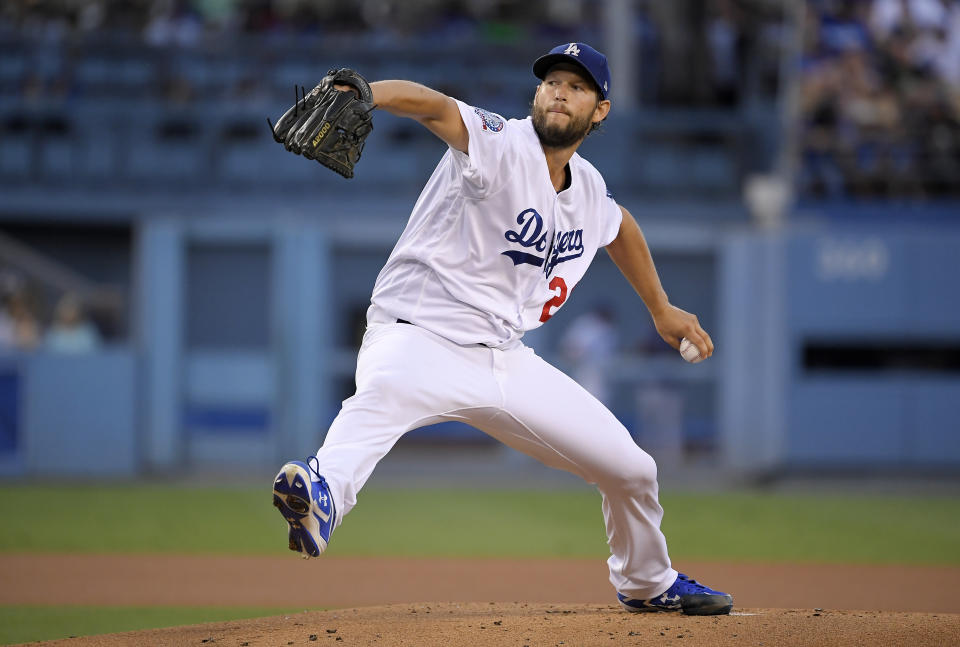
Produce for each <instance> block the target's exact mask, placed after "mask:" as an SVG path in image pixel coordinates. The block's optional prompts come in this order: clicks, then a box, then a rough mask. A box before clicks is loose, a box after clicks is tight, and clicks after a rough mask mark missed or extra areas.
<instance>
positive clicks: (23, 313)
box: [0, 273, 41, 351]
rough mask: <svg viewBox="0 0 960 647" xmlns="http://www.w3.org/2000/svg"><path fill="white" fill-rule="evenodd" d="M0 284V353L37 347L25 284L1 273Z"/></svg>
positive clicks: (35, 323)
mask: <svg viewBox="0 0 960 647" xmlns="http://www.w3.org/2000/svg"><path fill="white" fill-rule="evenodd" d="M0 283H2V286H0V287H2V296H0V302H2V303H0V350H7V351H11V350H13V351H31V350H34V349H35V348H36V347H37V346H38V345H39V344H40V335H41V333H40V324H39V322H38V321H37V317H36V315H35V314H34V308H33V300H32V299H31V296H30V294H29V292H28V291H27V289H26V286H25V284H24V283H23V281H22V279H20V277H18V276H16V275H13V274H10V273H4V276H3V277H2V279H0Z"/></svg>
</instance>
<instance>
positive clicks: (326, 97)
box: [267, 68, 375, 178]
mask: <svg viewBox="0 0 960 647" xmlns="http://www.w3.org/2000/svg"><path fill="white" fill-rule="evenodd" d="M334 85H348V86H350V87H351V88H353V89H354V90H356V94H354V93H353V92H344V91H341V90H338V89H336V88H335V87H334ZM301 91H302V95H303V96H302V97H301V96H299V95H298V94H297V89H296V88H294V103H293V105H292V106H291V107H290V108H289V109H288V110H287V111H286V112H285V113H283V116H282V117H280V120H279V121H277V125H276V126H274V125H273V124H272V123H270V120H269V119H267V123H268V124H269V125H270V132H271V133H273V139H274V140H275V141H276V142H277V143H279V144H283V147H284V148H285V149H286V150H288V151H290V152H291V153H295V154H297V155H302V156H303V157H306V158H307V159H311V160H315V161H317V162H319V163H321V164H323V165H324V166H326V167H327V168H329V169H332V170H334V171H336V172H337V173H339V174H340V175H342V176H343V177H345V178H351V177H353V168H354V166H356V164H357V162H359V161H360V154H361V153H362V152H363V145H364V141H365V140H366V138H367V135H369V134H370V132H371V131H372V130H373V117H372V115H371V113H372V112H373V109H374V107H375V106H374V105H373V92H372V91H371V90H370V84H369V83H367V80H366V79H365V78H363V76H361V75H360V74H358V73H357V72H355V71H353V70H351V69H348V68H341V69H339V70H330V71H329V72H327V75H326V76H325V77H323V80H321V81H320V83H319V84H318V85H317V86H316V87H315V88H313V90H311V91H310V92H309V93H307V92H306V89H304V88H301Z"/></svg>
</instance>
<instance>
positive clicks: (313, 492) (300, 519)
mask: <svg viewBox="0 0 960 647" xmlns="http://www.w3.org/2000/svg"><path fill="white" fill-rule="evenodd" d="M310 458H312V459H313V460H317V459H316V457H313V456H311V457H310ZM307 460H308V462H309V460H310V459H307ZM311 472H312V473H313V474H314V475H316V478H317V480H314V479H313V478H312V477H311ZM273 505H274V507H276V508H277V510H279V511H280V514H282V515H283V518H284V519H285V520H286V522H287V525H288V526H289V531H288V533H287V536H288V538H289V540H290V550H293V551H297V552H300V553H303V554H304V557H307V556H310V557H319V556H320V554H321V553H322V552H323V551H325V550H326V549H327V543H328V542H329V541H330V533H331V532H333V526H334V522H335V521H336V519H337V510H336V507H335V506H334V505H333V497H332V496H330V486H328V485H327V482H326V480H324V478H323V477H322V476H320V474H319V473H318V472H317V470H315V469H314V468H313V466H312V465H307V464H306V463H302V462H301V461H290V462H289V463H287V464H286V465H284V466H283V467H281V468H280V473H279V474H277V478H276V479H274V481H273Z"/></svg>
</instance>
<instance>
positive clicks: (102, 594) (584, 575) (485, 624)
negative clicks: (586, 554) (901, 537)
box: [0, 554, 960, 647]
mask: <svg viewBox="0 0 960 647" xmlns="http://www.w3.org/2000/svg"><path fill="white" fill-rule="evenodd" d="M675 566H677V567H678V568H680V569H681V570H683V571H684V572H687V573H689V574H690V575H692V576H694V577H696V578H698V579H701V580H702V581H704V582H706V583H708V584H710V585H712V586H714V587H716V588H720V589H722V590H725V591H728V592H730V593H731V594H733V596H734V600H735V604H736V606H735V609H734V611H735V613H736V614H737V615H731V616H728V617H713V618H711V617H707V618H696V617H685V616H681V615H676V614H628V613H626V612H624V611H621V610H620V609H619V607H616V606H613V605H612V604H610V598H611V597H612V592H611V589H610V585H609V583H608V582H607V580H606V568H605V565H604V563H603V561H602V560H583V559H578V560H556V559H550V560H547V559H544V560H537V559H530V560H503V559H470V560H458V559H396V558H359V557H349V558H347V557H340V558H338V557H330V556H327V557H324V558H322V559H318V560H309V561H303V560H300V559H298V558H297V557H296V556H293V555H291V556H289V557H286V556H285V557H227V556H219V557H209V556H154V555H119V556H118V555H33V554H31V555H27V554H23V555H10V554H7V555H0V573H2V575H3V580H4V586H3V587H0V604H44V605H78V604H83V605H121V606H122V605H131V606H143V605H177V606H190V605H196V606H221V607H222V606H232V605H234V606H274V607H276V606H289V607H293V608H298V607H299V608H303V609H304V611H303V612H302V613H297V614H291V615H286V616H278V617H273V618H260V619H255V620H244V621H234V622H224V623H215V624H205V625H196V626H191V627H175V628H167V629H156V630H148V631H141V632H136V633H123V634H110V635H103V636H90V637H81V638H74V639H68V640H62V641H52V642H49V643H43V644H52V645H71V646H82V647H93V646H99V645H104V646H117V645H136V646H140V645H156V646H166V645H171V646H173V645H197V646H198V647H204V646H208V647H209V646H212V645H231V646H235V645H236V646H247V647H254V646H266V645H280V646H283V645H316V644H321V643H325V644H328V645H336V646H337V647H339V646H340V645H421V646H424V647H431V646H435V645H516V646H518V647H519V646H522V645H530V646H531V647H533V646H535V645H536V646H540V645H565V646H577V645H616V644H625V645H688V646H689V645H717V646H726V645H737V646H738V647H742V646H744V645H763V646H765V647H768V646H770V645H801V646H805V645H838V646H845V645H960V600H958V596H956V595H955V593H954V591H955V588H956V582H957V579H958V576H960V568H956V567H946V568H945V567H922V566H850V565H824V564H770V565H764V564H715V563H694V562H683V563H679V564H675ZM427 600H444V601H443V602H426V601H427ZM318 607H320V608H322V607H326V608H328V609H329V608H333V610H328V611H314V610H310V609H316V608H318ZM858 609H860V610H859V611H858ZM34 644H37V643H34Z"/></svg>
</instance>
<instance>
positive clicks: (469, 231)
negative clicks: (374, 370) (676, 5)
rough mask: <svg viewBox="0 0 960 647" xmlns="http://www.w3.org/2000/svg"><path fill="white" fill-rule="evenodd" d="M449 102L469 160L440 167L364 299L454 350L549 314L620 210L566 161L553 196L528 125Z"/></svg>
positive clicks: (607, 238)
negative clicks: (566, 174) (565, 173)
mask: <svg viewBox="0 0 960 647" xmlns="http://www.w3.org/2000/svg"><path fill="white" fill-rule="evenodd" d="M457 104H458V107H459V108H460V115H461V117H462V118H463V122H464V124H466V127H467V130H468V131H469V134H470V143H469V151H468V152H469V154H464V153H462V152H460V151H457V150H454V149H452V148H451V149H450V150H448V151H447V152H446V154H445V155H444V157H443V159H441V161H440V163H439V165H438V166H437V168H436V170H435V171H434V172H433V175H432V176H431V177H430V180H429V181H428V182H427V185H426V187H424V189H423V192H422V193H421V194H420V199H419V200H418V201H417V203H416V205H415V206H414V208H413V213H412V214H411V216H410V220H409V222H408V223H407V227H406V229H405V230H404V232H403V235H402V236H401V237H400V240H399V241H398V242H397V245H396V247H395V248H394V250H393V253H392V254H391V255H390V258H389V259H388V260H387V263H386V265H385V266H384V268H383V270H382V271H381V272H380V275H379V277H378V278H377V283H376V286H375V287H374V290H373V297H372V301H373V304H374V305H375V306H378V307H379V308H382V309H383V310H385V311H386V312H389V313H390V314H392V315H394V316H396V317H398V318H400V319H405V320H407V321H410V322H412V323H414V324H416V325H418V326H421V327H423V328H426V329H427V330H430V331H432V332H435V333H437V334H438V335H441V336H443V337H446V338H447V339H450V340H451V341H454V342H456V343H459V344H477V343H478V344H485V345H487V346H494V347H496V346H502V345H505V344H509V343H511V342H513V341H515V340H517V339H519V338H520V337H521V336H522V335H523V333H524V331H526V330H531V329H533V328H537V327H538V326H540V325H542V324H543V322H545V321H546V320H547V319H549V318H550V317H551V316H552V315H553V314H554V313H556V311H557V310H558V309H559V308H560V307H561V306H562V305H563V303H564V301H566V299H567V298H568V297H569V295H570V291H571V290H572V289H573V288H574V286H575V285H576V284H577V283H578V282H579V281H580V279H581V278H582V277H583V275H584V273H585V272H586V270H587V267H588V266H589V265H590V262H591V261H592V260H593V257H594V255H595V254H596V252H597V249H599V248H600V247H603V246H605V245H607V244H608V243H610V242H611V241H612V240H613V239H614V238H615V237H616V235H617V232H618V231H619V227H620V220H621V212H620V209H619V207H618V206H617V204H616V202H614V200H613V197H612V196H611V195H610V194H609V193H608V191H607V188H606V185H605V183H604V181H603V178H602V177H601V176H600V173H599V172H598V171H597V170H596V169H595V168H594V167H593V166H592V165H591V164H590V163H589V162H587V161H586V160H585V159H583V158H582V157H580V156H579V155H577V154H574V155H573V157H572V158H571V160H570V176H571V182H570V186H569V187H568V188H566V189H565V190H563V191H561V192H560V193H557V192H556V190H555V189H554V186H553V183H552V182H551V181H550V175H549V171H548V169H547V162H546V158H545V157H544V154H543V149H542V147H541V145H540V140H539V138H538V137H537V134H536V131H535V130H534V128H533V122H532V121H531V119H530V118H529V117H528V118H527V119H522V120H517V119H510V120H504V119H503V118H502V117H500V116H499V115H495V114H493V113H490V112H487V111H485V110H482V109H480V108H474V107H472V106H468V105H467V104H465V103H462V102H459V101H458V102H457Z"/></svg>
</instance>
